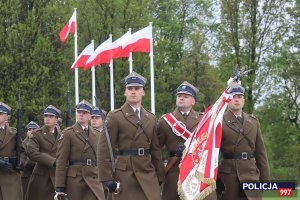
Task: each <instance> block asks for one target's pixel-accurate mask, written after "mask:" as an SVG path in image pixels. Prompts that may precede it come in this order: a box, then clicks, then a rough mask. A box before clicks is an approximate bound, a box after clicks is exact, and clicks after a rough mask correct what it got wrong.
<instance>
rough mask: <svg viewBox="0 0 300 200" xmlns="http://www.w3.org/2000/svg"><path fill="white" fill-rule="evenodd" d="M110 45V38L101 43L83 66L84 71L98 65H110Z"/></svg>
mask: <svg viewBox="0 0 300 200" xmlns="http://www.w3.org/2000/svg"><path fill="white" fill-rule="evenodd" d="M111 43H112V39H111V37H110V38H108V39H107V40H105V41H104V42H103V43H101V44H100V45H99V46H98V47H97V49H96V50H95V51H94V53H93V54H92V55H91V56H90V57H89V59H88V60H87V61H86V64H85V66H84V70H88V69H90V68H92V67H93V66H96V65H100V64H109V63H110V60H111V59H110V48H109V45H110V44H111Z"/></svg>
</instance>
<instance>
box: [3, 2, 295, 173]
mask: <svg viewBox="0 0 300 200" xmlns="http://www.w3.org/2000/svg"><path fill="white" fill-rule="evenodd" d="M73 8H77V22H78V54H79V53H80V52H81V51H82V50H83V49H84V47H85V46H87V45H88V44H89V43H90V42H91V40H94V41H95V48H96V47H97V46H98V45H99V44H101V43H102V42H103V41H105V40H106V39H107V38H108V37H109V34H112V35H113V40H115V39H117V38H119V37H120V36H122V35H123V34H124V33H126V32H127V31H128V28H132V32H135V31H138V30H140V29H141V28H143V27H145V26H147V25H148V24H149V22H153V36H154V38H153V39H154V66H155V97H156V98H155V103H156V115H157V116H158V117H159V116H161V115H162V114H164V113H167V112H170V111H172V110H173V109H174V107H175V97H176V96H175V93H176V89H177V87H178V86H179V84H181V83H182V82H183V81H184V80H187V81H189V82H190V83H192V84H193V85H195V86H196V87H198V88H199V90H200V92H199V95H198V97H197V104H196V106H195V109H196V110H201V111H202V110H203V108H205V107H207V106H208V105H211V104H213V103H214V101H215V100H216V99H217V97H218V96H219V95H220V94H221V92H222V90H223V89H224V88H225V87H226V81H227V80H228V78H229V77H230V76H232V67H233V66H235V65H237V66H238V67H239V68H241V69H243V70H247V69H250V68H251V69H254V71H252V72H251V73H250V75H249V76H248V77H247V78H246V79H245V80H243V85H244V86H245V88H246V107H245V111H247V112H250V113H253V112H255V113H256V114H257V115H258V117H259V118H260V120H261V127H262V130H263V133H264V136H265V141H266V144H267V147H268V148H267V149H268V152H269V157H270V161H271V162H270V163H271V167H272V173H273V176H274V177H275V178H280V177H281V176H283V177H286V178H287V177H288V178H293V177H292V174H296V175H297V177H299V164H298V163H299V156H298V157H297V158H296V159H291V158H292V156H291V155H292V154H293V153H292V152H299V141H300V136H299V123H300V117H299V113H300V111H299V108H300V106H299V102H300V100H299V91H300V85H299V78H300V77H299V76H300V74H299V72H300V70H299V64H300V63H299V59H300V58H299V49H300V42H299V41H300V40H299V31H300V30H299V29H300V25H299V21H300V20H299V17H300V12H299V11H300V10H299V3H297V1H292V0H285V1H280V0H264V1H257V0H254V1H246V0H245V1H237V0H220V1H211V0H185V1H178V0H153V1H150V0H115V1H110V0H87V1H77V0H59V1H58V0H47V1H39V0H3V1H1V2H0V12H1V15H0V34H1V37H0V64H1V71H0V77H1V81H0V92H1V96H0V101H3V102H5V103H7V104H8V105H10V106H11V107H12V108H13V109H14V110H13V116H12V119H11V125H12V126H14V125H15V124H16V112H15V111H16V108H17V91H18V88H21V90H22V108H23V113H24V116H23V120H24V122H23V123H24V125H25V124H26V123H27V122H29V121H31V120H34V121H37V122H38V123H39V124H42V123H43V121H42V112H43V109H44V108H45V107H46V106H48V105H49V104H52V105H54V106H56V107H58V108H59V109H61V110H62V113H63V118H64V117H65V111H66V107H67V105H66V96H67V87H68V83H70V90H71V97H72V98H71V106H72V107H73V108H74V107H75V105H74V92H73V91H74V87H75V86H74V71H71V70H69V68H70V66H71V65H72V63H73V61H74V38H73V35H69V37H68V39H67V41H66V43H65V44H63V45H62V44H61V43H60V41H59V35H58V34H59V31H60V30H61V28H62V27H63V26H64V25H65V24H66V22H67V21H68V20H69V18H70V17H71V14H72V12H73ZM149 66H150V63H149V55H148V54H146V53H134V54H133V69H134V70H135V71H137V72H138V73H140V74H142V75H144V76H145V77H146V78H147V79H148V82H147V85H146V96H145V98H144V100H143V104H144V106H145V107H146V108H148V109H150V84H149V82H150V69H149ZM109 70H110V69H109V67H108V65H101V66H97V67H96V93H97V96H98V98H99V99H100V100H101V107H102V108H103V109H105V110H107V111H109V110H110V87H109V79H110V77H109ZM128 73H129V68H128V60H127V59H117V60H115V61H114V88H115V107H120V106H121V105H122V104H123V103H124V88H123V86H122V84H121V81H122V79H123V78H124V77H125V76H126V75H128ZM91 87H92V80H91V72H90V71H84V70H82V69H79V89H80V90H79V96H80V100H82V99H86V100H88V101H92V89H91ZM73 113H74V112H73ZM74 120H75V116H73V121H74ZM291 150H292V151H291ZM278 154H284V159H281V157H278ZM297 155H299V154H297ZM280 169H287V171H288V172H291V173H282V171H280ZM297 170H298V171H297Z"/></svg>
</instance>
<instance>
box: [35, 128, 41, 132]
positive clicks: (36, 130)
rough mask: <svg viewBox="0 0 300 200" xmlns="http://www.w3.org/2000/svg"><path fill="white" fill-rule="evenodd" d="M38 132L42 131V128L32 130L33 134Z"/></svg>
mask: <svg viewBox="0 0 300 200" xmlns="http://www.w3.org/2000/svg"><path fill="white" fill-rule="evenodd" d="M38 131H42V128H37V129H34V130H33V132H38Z"/></svg>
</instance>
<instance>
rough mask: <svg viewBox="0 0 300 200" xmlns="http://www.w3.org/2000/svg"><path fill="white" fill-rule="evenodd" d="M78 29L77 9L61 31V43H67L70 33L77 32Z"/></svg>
mask: <svg viewBox="0 0 300 200" xmlns="http://www.w3.org/2000/svg"><path fill="white" fill-rule="evenodd" d="M75 29H76V11H74V12H73V15H72V17H71V18H70V19H69V21H68V22H67V24H66V25H65V26H64V27H63V29H62V30H61V31H60V32H59V37H60V41H61V43H62V44H63V43H65V41H66V40H67V37H68V35H69V33H73V34H75Z"/></svg>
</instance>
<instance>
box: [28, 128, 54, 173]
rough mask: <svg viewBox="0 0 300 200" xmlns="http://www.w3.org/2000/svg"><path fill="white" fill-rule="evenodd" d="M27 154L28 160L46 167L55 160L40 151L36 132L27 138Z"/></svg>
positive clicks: (51, 164) (50, 165)
mask: <svg viewBox="0 0 300 200" xmlns="http://www.w3.org/2000/svg"><path fill="white" fill-rule="evenodd" d="M27 154H28V157H29V159H30V160H32V161H34V162H37V163H40V164H42V165H45V166H48V167H52V166H53V164H54V162H55V158H54V157H52V156H51V155H49V154H48V153H42V152H40V144H39V135H38V133H37V132H34V133H33V137H32V138H30V139H29V142H28V147H27Z"/></svg>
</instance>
